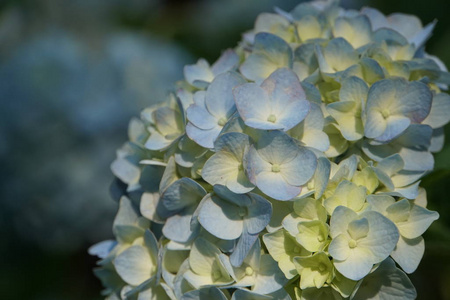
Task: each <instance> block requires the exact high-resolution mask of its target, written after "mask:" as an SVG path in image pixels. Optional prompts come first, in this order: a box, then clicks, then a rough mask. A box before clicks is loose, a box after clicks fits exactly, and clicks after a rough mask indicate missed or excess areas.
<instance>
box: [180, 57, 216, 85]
mask: <svg viewBox="0 0 450 300" xmlns="http://www.w3.org/2000/svg"><path fill="white" fill-rule="evenodd" d="M184 78H186V81H187V82H189V83H190V84H191V85H193V86H195V87H198V88H205V87H206V86H207V85H208V83H209V82H211V80H213V78H214V74H213V73H212V71H211V69H210V67H209V64H208V62H207V61H206V60H204V59H199V60H198V62H197V64H195V65H187V66H185V67H184Z"/></svg>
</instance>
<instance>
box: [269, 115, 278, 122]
mask: <svg viewBox="0 0 450 300" xmlns="http://www.w3.org/2000/svg"><path fill="white" fill-rule="evenodd" d="M267 121H268V122H271V123H275V122H276V121H277V117H276V116H275V115H274V114H270V116H269V117H268V118H267Z"/></svg>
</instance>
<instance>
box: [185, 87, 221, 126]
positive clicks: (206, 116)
mask: <svg viewBox="0 0 450 300" xmlns="http://www.w3.org/2000/svg"><path fill="white" fill-rule="evenodd" d="M198 93H200V92H198ZM198 93H197V94H198ZM197 94H196V95H197ZM186 114H187V118H188V120H189V121H190V122H191V123H192V124H194V125H195V126H196V127H198V128H200V129H211V128H213V127H215V126H217V122H218V121H217V119H216V118H215V117H213V116H212V115H211V114H210V113H209V112H208V111H207V110H206V107H205V106H201V105H199V104H197V103H195V104H192V105H191V106H189V107H188V109H187V110H186Z"/></svg>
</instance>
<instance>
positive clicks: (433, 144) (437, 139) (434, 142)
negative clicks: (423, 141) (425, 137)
mask: <svg viewBox="0 0 450 300" xmlns="http://www.w3.org/2000/svg"><path fill="white" fill-rule="evenodd" d="M444 143H445V133H444V129H443V128H442V127H441V128H437V129H433V136H432V137H431V141H430V147H429V148H428V150H430V152H432V153H436V152H440V151H441V150H442V148H444Z"/></svg>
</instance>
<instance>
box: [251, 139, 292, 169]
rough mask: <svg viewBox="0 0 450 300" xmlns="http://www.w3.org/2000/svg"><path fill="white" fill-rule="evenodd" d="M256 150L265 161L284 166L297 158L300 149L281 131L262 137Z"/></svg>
mask: <svg viewBox="0 0 450 300" xmlns="http://www.w3.org/2000/svg"><path fill="white" fill-rule="evenodd" d="M256 150H257V151H258V154H259V155H260V156H261V157H262V158H263V159H264V160H265V161H267V162H270V163H272V164H279V165H282V164H284V163H288V162H289V161H291V160H292V159H294V158H295V157H296V156H297V153H298V152H299V147H298V146H297V144H296V143H295V142H294V140H293V139H292V138H291V137H290V136H288V135H287V134H285V133H283V132H281V131H269V132H264V134H262V135H261V137H260V138H259V140H258V142H257V145H256Z"/></svg>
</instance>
